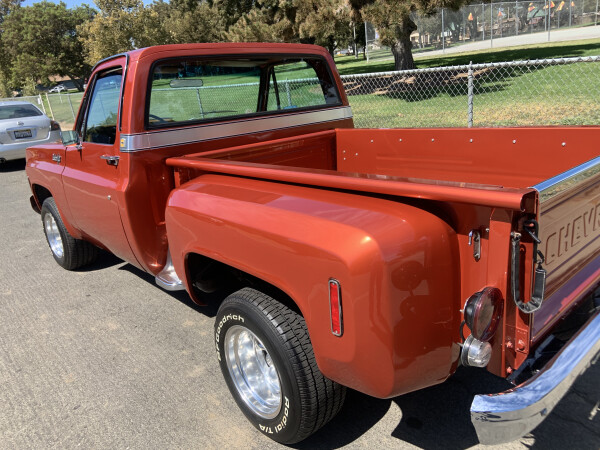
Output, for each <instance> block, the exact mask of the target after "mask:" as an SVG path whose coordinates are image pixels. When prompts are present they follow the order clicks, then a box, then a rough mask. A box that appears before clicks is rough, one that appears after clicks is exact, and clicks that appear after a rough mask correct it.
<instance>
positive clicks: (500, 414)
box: [471, 312, 600, 445]
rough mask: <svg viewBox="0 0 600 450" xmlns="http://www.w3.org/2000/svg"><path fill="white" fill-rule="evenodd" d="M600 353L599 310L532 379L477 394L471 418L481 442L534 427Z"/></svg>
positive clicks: (500, 440) (507, 438)
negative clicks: (497, 390)
mask: <svg viewBox="0 0 600 450" xmlns="http://www.w3.org/2000/svg"><path fill="white" fill-rule="evenodd" d="M599 353H600V312H596V313H595V314H594V315H593V316H592V318H591V319H590V320H588V322H587V323H586V324H585V325H584V326H583V327H582V328H581V329H580V330H579V331H578V332H577V334H576V335H575V336H573V337H572V338H571V340H570V341H569V342H568V343H567V344H566V345H565V346H564V347H563V348H562V349H561V350H560V352H559V353H558V354H556V356H554V358H552V360H550V361H549V362H548V364H546V366H545V367H544V368H543V369H542V370H541V371H540V372H538V373H537V374H536V375H535V376H533V377H532V378H531V379H529V380H527V381H526V382H525V383H523V384H520V385H519V386H517V387H515V388H513V389H509V390H508V391H505V392H501V393H498V394H489V395H476V396H475V398H474V399H473V403H472V404H471V421H472V422H473V425H474V426H475V430H476V431H477V436H478V438H479V442H481V443H482V444H490V445H491V444H501V443H504V442H510V441H513V440H515V439H518V438H520V437H522V436H523V435H525V434H527V433H529V432H530V431H531V430H533V429H534V428H535V427H536V426H537V425H538V424H540V422H542V421H543V420H544V419H545V417H546V416H547V415H548V414H549V413H550V411H552V409H553V408H554V406H556V404H557V403H558V402H559V401H560V399H561V398H562V397H563V396H564V395H565V394H566V392H567V391H568V389H569V388H570V387H571V386H572V385H573V383H574V382H575V380H576V379H577V378H578V377H579V375H581V374H582V373H583V372H584V371H585V370H586V369H587V368H588V367H589V366H590V365H591V364H593V363H594V362H595V359H596V357H597V356H598V354H599Z"/></svg>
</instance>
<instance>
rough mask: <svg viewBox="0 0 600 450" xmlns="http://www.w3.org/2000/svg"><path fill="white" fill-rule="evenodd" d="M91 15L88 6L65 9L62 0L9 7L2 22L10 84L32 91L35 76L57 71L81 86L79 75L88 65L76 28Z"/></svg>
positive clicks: (88, 68)
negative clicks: (8, 63)
mask: <svg viewBox="0 0 600 450" xmlns="http://www.w3.org/2000/svg"><path fill="white" fill-rule="evenodd" d="M93 15H94V11H93V10H92V9H91V8H89V7H88V6H80V7H77V8H73V9H67V7H66V5H65V4H64V3H62V2H61V3H59V4H55V3H50V2H47V1H43V2H40V3H35V4H34V5H33V6H27V7H17V8H15V9H13V10H12V11H11V12H10V13H9V14H8V15H7V16H6V18H5V19H4V21H3V24H2V27H3V30H2V31H3V33H2V41H3V48H4V52H5V58H8V60H9V62H10V69H9V72H10V79H11V82H12V84H13V85H14V86H15V87H26V88H27V90H28V91H32V90H33V89H34V87H35V84H36V83H37V82H38V80H41V81H43V80H47V79H48V78H49V77H50V76H53V75H60V76H68V77H70V78H71V80H73V82H74V83H75V85H76V86H77V87H78V88H79V89H80V90H81V89H83V81H82V79H83V78H84V77H85V76H86V75H87V74H88V73H89V70H90V66H89V65H88V64H86V63H85V60H84V57H83V47H82V45H81V43H80V42H79V40H78V39H77V34H76V29H77V26H78V25H80V24H81V23H84V22H86V21H88V20H90V19H91V18H92V17H93Z"/></svg>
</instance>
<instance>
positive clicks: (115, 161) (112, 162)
mask: <svg viewBox="0 0 600 450" xmlns="http://www.w3.org/2000/svg"><path fill="white" fill-rule="evenodd" d="M100 159H104V160H105V161H106V164H108V165H109V166H118V165H119V157H118V156H112V155H102V156H101V157H100Z"/></svg>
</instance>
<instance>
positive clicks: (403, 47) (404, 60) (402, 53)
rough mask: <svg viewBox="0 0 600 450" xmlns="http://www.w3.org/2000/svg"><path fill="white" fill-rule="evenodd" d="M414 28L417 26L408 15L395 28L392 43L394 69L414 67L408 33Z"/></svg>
mask: <svg viewBox="0 0 600 450" xmlns="http://www.w3.org/2000/svg"><path fill="white" fill-rule="evenodd" d="M416 29H417V26H416V25H415V23H414V22H413V21H412V20H411V18H410V17H408V16H407V17H406V18H405V19H404V20H403V21H402V23H400V24H399V25H398V27H397V28H396V41H395V42H394V43H393V44H392V54H393V55H394V68H395V70H407V69H414V68H415V61H414V59H413V55H412V43H411V42H410V34H411V33H412V32H413V31H415V30H416Z"/></svg>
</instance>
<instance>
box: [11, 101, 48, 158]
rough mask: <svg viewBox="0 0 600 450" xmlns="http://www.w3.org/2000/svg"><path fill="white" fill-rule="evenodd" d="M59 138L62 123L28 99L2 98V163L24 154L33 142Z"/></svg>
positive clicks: (22, 156) (23, 156)
mask: <svg viewBox="0 0 600 450" xmlns="http://www.w3.org/2000/svg"><path fill="white" fill-rule="evenodd" d="M57 141H58V142H60V125H59V124H58V122H55V121H54V120H50V118H48V116H46V115H45V114H44V113H43V112H42V111H40V110H39V109H38V108H37V107H36V106H34V105H32V104H31V103H28V102H12V101H11V102H0V163H4V162H6V161H11V160H13V159H21V158H25V149H26V148H27V147H31V146H33V145H39V144H49V143H53V142H57Z"/></svg>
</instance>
